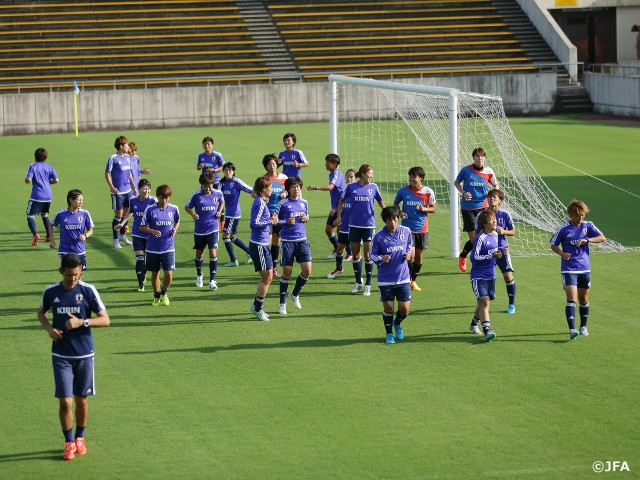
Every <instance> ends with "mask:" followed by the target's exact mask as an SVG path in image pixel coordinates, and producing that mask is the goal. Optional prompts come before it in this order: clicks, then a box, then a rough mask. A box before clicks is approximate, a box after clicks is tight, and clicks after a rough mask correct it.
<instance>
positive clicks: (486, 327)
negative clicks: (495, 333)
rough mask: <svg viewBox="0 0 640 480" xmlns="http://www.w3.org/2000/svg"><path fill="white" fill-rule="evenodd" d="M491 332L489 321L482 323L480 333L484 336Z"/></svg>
mask: <svg viewBox="0 0 640 480" xmlns="http://www.w3.org/2000/svg"><path fill="white" fill-rule="evenodd" d="M489 330H491V323H490V322H489V321H486V322H482V331H483V332H484V334H485V335H486V334H487V333H489Z"/></svg>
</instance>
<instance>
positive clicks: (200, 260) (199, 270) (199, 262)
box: [194, 257, 204, 276]
mask: <svg viewBox="0 0 640 480" xmlns="http://www.w3.org/2000/svg"><path fill="white" fill-rule="evenodd" d="M194 262H195V264H196V275H198V276H201V275H202V265H204V258H198V257H196V258H194Z"/></svg>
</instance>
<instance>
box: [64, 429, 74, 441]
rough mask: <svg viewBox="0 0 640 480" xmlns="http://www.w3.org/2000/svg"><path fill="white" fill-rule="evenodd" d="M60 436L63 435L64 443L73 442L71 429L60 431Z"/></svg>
mask: <svg viewBox="0 0 640 480" xmlns="http://www.w3.org/2000/svg"><path fill="white" fill-rule="evenodd" d="M62 434H63V435H64V441H65V442H73V428H70V429H69V430H62Z"/></svg>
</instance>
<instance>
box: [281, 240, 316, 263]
mask: <svg viewBox="0 0 640 480" xmlns="http://www.w3.org/2000/svg"><path fill="white" fill-rule="evenodd" d="M294 258H295V261H296V262H298V263H307V262H311V246H310V245H309V242H307V241H306V240H302V241H301V242H287V241H286V240H283V241H282V243H281V244H280V265H282V266H283V267H293V260H294Z"/></svg>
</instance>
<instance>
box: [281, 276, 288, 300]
mask: <svg viewBox="0 0 640 480" xmlns="http://www.w3.org/2000/svg"><path fill="white" fill-rule="evenodd" d="M288 289H289V279H288V278H284V277H280V303H287V290H288Z"/></svg>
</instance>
